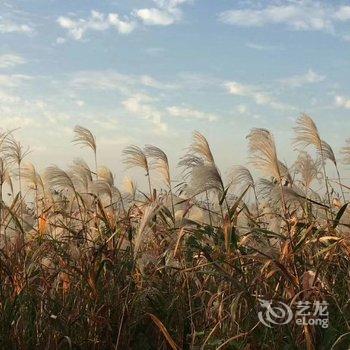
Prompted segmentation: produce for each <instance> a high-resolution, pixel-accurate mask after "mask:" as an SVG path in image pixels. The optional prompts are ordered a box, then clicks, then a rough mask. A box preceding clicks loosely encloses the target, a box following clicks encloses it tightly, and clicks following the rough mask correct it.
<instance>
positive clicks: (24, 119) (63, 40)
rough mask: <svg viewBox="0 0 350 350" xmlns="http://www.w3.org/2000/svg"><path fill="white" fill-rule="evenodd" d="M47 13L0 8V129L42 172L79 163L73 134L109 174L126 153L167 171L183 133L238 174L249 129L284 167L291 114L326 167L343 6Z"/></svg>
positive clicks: (340, 79)
mask: <svg viewBox="0 0 350 350" xmlns="http://www.w3.org/2000/svg"><path fill="white" fill-rule="evenodd" d="M47 3H48V2H47V1H43V0H35V1H34V0H26V1H19V0H15V1H11V2H9V1H0V10H1V16H0V37H1V46H0V102H1V104H0V111H1V127H2V128H5V129H6V128H9V129H12V128H16V127H20V128H21V130H19V131H17V132H16V135H17V136H18V139H19V140H20V141H21V142H22V143H23V144H25V145H30V146H31V148H32V149H33V152H32V154H31V156H30V157H31V159H32V160H33V161H34V162H35V163H36V164H37V165H38V166H39V167H41V168H42V167H44V166H46V165H48V164H52V163H56V164H58V165H62V166H63V165H66V164H68V162H69V161H70V160H71V159H72V158H74V157H77V156H81V155H86V153H85V151H80V150H79V149H78V148H77V147H75V148H73V146H72V144H71V140H72V137H73V128H74V125H76V124H80V125H83V126H85V127H87V128H89V129H91V130H92V131H93V133H94V134H95V135H96V137H97V140H98V153H99V160H100V163H101V164H106V165H108V166H109V167H111V168H112V169H113V171H115V172H116V173H117V175H118V172H120V171H121V170H122V169H123V166H122V164H121V150H122V149H123V148H124V147H125V146H127V145H129V144H137V145H140V146H143V145H144V144H149V143H151V144H154V145H157V146H159V147H161V148H163V149H164V150H165V151H166V153H167V154H168V155H169V157H170V160H171V162H172V164H173V166H175V161H176V160H177V159H178V157H179V156H180V155H181V154H182V153H183V149H184V148H185V147H187V146H188V144H189V143H190V139H191V133H192V131H194V130H198V131H200V132H202V133H203V134H204V135H206V137H207V138H208V140H209V142H210V144H211V146H212V148H213V151H214V153H215V156H216V159H217V162H218V164H219V166H220V167H221V168H222V170H223V171H225V170H227V169H229V168H230V167H231V166H232V165H233V164H240V163H244V162H245V159H246V154H247V153H246V140H245V136H246V135H247V134H248V132H249V130H250V129H251V128H253V127H263V128H268V129H269V130H271V131H272V132H273V134H274V135H275V138H276V142H277V145H278V148H279V153H280V158H281V159H286V160H288V163H290V162H291V160H292V159H294V158H295V153H294V152H293V150H292V147H291V139H292V137H293V132H292V127H293V126H294V124H295V119H296V118H297V117H298V116H299V114H300V113H302V112H305V113H307V114H309V115H311V116H312V118H313V119H314V120H315V122H316V123H317V125H318V127H319V131H320V133H321V135H322V137H323V138H324V139H325V140H326V141H327V142H328V143H330V144H331V146H332V147H333V148H334V151H335V152H336V154H337V156H339V149H340V148H341V147H342V146H344V145H345V139H346V138H348V137H349V135H348V133H349V131H348V130H350V128H349V127H350V121H349V118H348V113H349V109H350V88H349V86H348V84H347V81H348V77H349V67H350V60H349V57H350V55H349V54H350V42H349V38H350V6H346V4H347V3H346V2H345V1H332V2H331V1H328V2H316V1H261V2H254V3H252V2H251V1H239V2H236V1H221V2H213V1H200V0H193V1H191V0H154V1H151V0H150V1H146V0H142V1H141V0H131V1H123V2H119V1H112V0H108V1H107V0H106V1H85V2H71V1H57V0H56V1H55V0H52V1H50V2H49V3H50V6H47ZM287 141H288V142H287ZM289 165H290V164H289Z"/></svg>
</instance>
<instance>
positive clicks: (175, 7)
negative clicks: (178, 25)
mask: <svg viewBox="0 0 350 350" xmlns="http://www.w3.org/2000/svg"><path fill="white" fill-rule="evenodd" d="M186 2H189V0H154V3H155V5H156V7H151V8H142V9H138V10H135V11H134V15H135V16H136V17H138V18H139V19H140V20H141V21H142V22H143V24H145V25H158V26H168V25H171V24H173V23H175V22H177V21H179V20H181V18H182V10H181V8H180V5H182V4H184V3H186Z"/></svg>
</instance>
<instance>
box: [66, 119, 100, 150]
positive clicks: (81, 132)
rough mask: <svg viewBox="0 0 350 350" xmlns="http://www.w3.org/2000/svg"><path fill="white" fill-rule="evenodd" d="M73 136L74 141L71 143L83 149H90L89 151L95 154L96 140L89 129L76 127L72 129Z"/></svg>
mask: <svg viewBox="0 0 350 350" xmlns="http://www.w3.org/2000/svg"><path fill="white" fill-rule="evenodd" d="M74 134H75V135H74V139H73V141H72V142H73V143H75V144H77V145H81V146H83V147H88V148H91V150H92V151H93V152H94V153H96V151H97V146H96V138H95V136H94V135H93V134H92V132H91V131H90V130H89V129H87V128H84V127H83V126H80V125H76V126H75V127H74Z"/></svg>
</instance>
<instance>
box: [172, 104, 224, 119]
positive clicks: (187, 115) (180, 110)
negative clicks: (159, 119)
mask: <svg viewBox="0 0 350 350" xmlns="http://www.w3.org/2000/svg"><path fill="white" fill-rule="evenodd" d="M166 110H167V112H168V113H169V114H170V115H171V116H173V117H178V118H183V119H188V120H191V119H198V120H204V121H208V122H214V121H217V120H218V119H219V118H218V117H217V116H216V115H215V114H211V113H205V112H201V111H198V110H196V109H192V108H188V107H183V106H171V107H168V108H167V109H166Z"/></svg>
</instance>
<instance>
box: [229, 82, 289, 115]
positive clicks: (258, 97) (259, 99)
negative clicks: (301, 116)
mask: <svg viewBox="0 0 350 350" xmlns="http://www.w3.org/2000/svg"><path fill="white" fill-rule="evenodd" d="M224 86H225V88H226V90H227V91H228V93H229V94H231V95H236V96H244V97H248V98H251V99H253V100H254V101H255V103H256V104H258V105H267V106H270V107H271V108H273V109H277V110H288V109H292V108H293V107H292V106H289V105H286V104H284V103H281V102H279V101H277V100H275V99H274V98H273V97H272V96H270V95H269V94H268V93H266V92H264V91H262V90H261V89H260V88H258V87H256V86H251V85H244V84H241V83H238V82H236V81H229V82H226V83H225V84H224Z"/></svg>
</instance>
